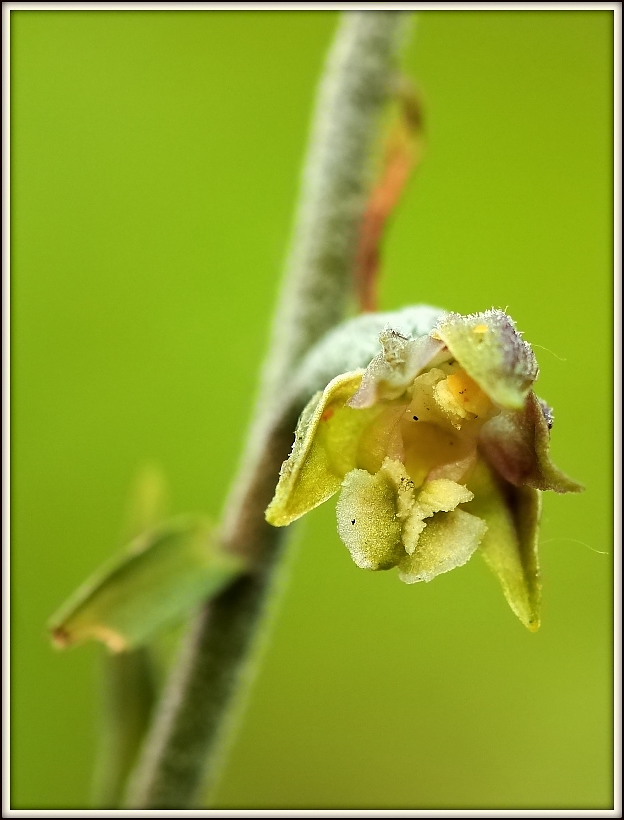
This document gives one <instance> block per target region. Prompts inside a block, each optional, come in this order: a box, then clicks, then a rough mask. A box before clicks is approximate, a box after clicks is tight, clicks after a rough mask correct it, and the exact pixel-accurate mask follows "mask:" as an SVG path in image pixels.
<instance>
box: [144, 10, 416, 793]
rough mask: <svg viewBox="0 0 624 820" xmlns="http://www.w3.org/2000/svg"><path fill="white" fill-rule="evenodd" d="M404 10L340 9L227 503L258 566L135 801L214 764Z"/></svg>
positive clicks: (189, 675) (258, 615) (194, 778)
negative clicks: (275, 502)
mask: <svg viewBox="0 0 624 820" xmlns="http://www.w3.org/2000/svg"><path fill="white" fill-rule="evenodd" d="M405 17H406V15H404V14H402V13H399V12H395V11H390V12H386V11H384V12H378V11H367V12H352V13H347V14H345V15H344V16H343V20H342V23H341V26H340V29H339V31H338V33H337V36H336V40H335V43H334V45H333V48H332V50H331V52H330V55H329V59H328V62H327V66H326V71H325V75H324V79H323V81H322V83H321V87H320V90H319V96H318V102H317V109H316V113H315V119H314V124H313V129H312V137H311V143H310V148H309V153H308V160H307V163H306V166H305V169H304V176H303V183H302V192H301V200H300V207H299V212H298V216H297V219H296V224H295V231H294V239H293V243H292V249H291V253H290V257H289V260H288V263H287V266H286V276H285V281H284V287H283V291H282V296H281V300H280V304H279V306H278V310H277V316H276V321H275V325H274V331H273V338H272V343H271V347H270V350H269V355H268V358H267V365H266V368H265V372H264V378H263V383H262V385H261V391H260V399H259V403H258V407H257V412H256V416H255V418H254V422H253V424H252V427H251V433H250V437H249V441H248V446H247V449H246V452H245V454H244V457H243V460H242V465H241V469H240V471H239V475H238V477H237V479H236V481H235V482H234V486H233V491H232V493H231V495H230V498H229V500H228V503H227V505H226V510H225V516H224V523H223V527H222V538H223V542H224V544H226V545H227V547H228V548H229V549H231V550H232V551H234V552H237V553H241V554H244V555H245V556H247V557H248V558H250V559H251V560H252V561H253V566H254V568H255V569H254V571H253V572H251V573H249V574H248V575H247V576H245V577H243V578H241V579H239V580H238V581H237V582H236V583H235V584H234V585H232V586H231V587H230V588H229V589H227V590H226V591H225V592H223V593H222V594H221V595H220V596H218V598H216V599H214V600H213V601H212V602H211V604H210V605H209V606H206V607H205V608H204V610H203V611H202V612H201V613H200V615H199V616H198V620H197V622H196V624H195V625H194V628H193V630H192V633H191V635H190V637H189V642H188V644H187V645H186V648H185V651H184V652H183V654H182V657H181V659H180V662H179V665H178V667H177V668H176V669H175V670H174V674H173V675H172V678H171V680H170V682H169V685H168V687H167V689H166V692H165V694H164V697H163V702H162V704H161V708H160V710H159V713H158V715H157V718H156V720H155V722H154V725H153V727H152V731H151V732H150V734H149V735H148V737H147V741H146V744H145V746H144V754H143V756H142V759H141V761H140V763H139V766H138V768H137V770H136V772H135V775H134V778H133V781H132V784H131V790H130V798H129V805H130V806H133V807H140V808H154V809H171V808H176V809H183V808H187V807H188V806H192V805H193V804H194V803H195V801H196V800H197V797H198V794H199V792H200V789H201V787H202V786H203V785H204V784H205V782H206V775H207V773H208V775H209V774H210V770H211V769H213V764H214V760H215V750H217V749H218V747H219V743H220V741H221V740H222V737H223V729H224V726H227V723H228V721H227V717H228V713H229V712H230V711H231V705H232V702H233V700H234V696H235V695H237V694H239V693H240V689H241V683H242V682H243V673H244V672H248V667H249V664H248V663H247V661H248V659H249V656H250V649H251V646H252V642H253V639H254V637H255V636H256V633H257V632H258V628H259V626H261V624H262V614H263V610H264V609H265V608H266V604H267V602H268V600H269V599H270V591H271V588H272V579H273V576H274V575H275V573H276V570H277V569H278V568H279V566H280V560H279V557H280V549H279V546H280V544H281V543H282V542H283V538H282V536H283V534H284V533H283V531H282V530H278V529H274V528H272V527H270V526H269V525H268V524H267V523H266V522H265V519H264V510H265V509H266V506H267V504H268V503H269V501H270V499H271V496H272V494H273V491H274V489H275V485H276V482H277V475H278V471H279V466H280V464H281V462H282V461H283V459H284V458H285V457H286V455H287V454H288V450H289V448H290V445H291V443H292V431H293V429H294V424H295V420H296V416H297V414H298V412H299V410H300V409H301V408H300V407H299V406H297V405H296V403H295V402H293V401H289V400H288V385H289V382H290V381H291V377H292V373H293V370H294V368H295V366H296V365H297V363H298V362H299V361H300V360H301V358H302V356H304V354H305V353H306V352H307V351H308V350H309V349H310V347H311V346H312V345H314V343H315V342H316V341H317V340H318V339H319V338H320V337H321V336H322V335H324V333H325V332H326V331H328V330H329V329H330V328H332V327H333V326H334V325H335V324H337V323H338V322H339V321H340V320H341V319H342V318H343V316H344V312H345V307H346V304H347V299H348V296H349V294H350V293H351V292H352V282H351V277H352V271H353V265H354V260H355V255H356V252H357V244H358V241H357V240H358V234H359V230H360V227H361V223H362V217H363V213H364V209H365V206H366V198H367V193H368V190H369V175H370V159H371V153H372V149H373V146H374V145H375V143H376V141H377V139H378V136H379V120H380V114H381V112H382V110H383V107H384V104H385V102H386V100H387V99H388V96H389V94H390V88H391V78H392V73H393V69H394V63H395V59H396V55H397V51H398V49H399V46H400V44H401V40H402V39H403V36H402V35H403V32H404V23H405Z"/></svg>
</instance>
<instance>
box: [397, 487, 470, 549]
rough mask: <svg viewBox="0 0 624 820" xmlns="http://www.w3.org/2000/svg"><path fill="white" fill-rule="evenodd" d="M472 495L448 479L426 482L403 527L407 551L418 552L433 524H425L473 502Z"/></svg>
mask: <svg viewBox="0 0 624 820" xmlns="http://www.w3.org/2000/svg"><path fill="white" fill-rule="evenodd" d="M472 497H473V496H472V493H471V492H470V490H467V489H466V487H464V486H462V485H461V484H457V483H456V482H455V481H450V480H449V479H447V478H436V479H434V480H433V481H426V482H425V483H424V484H423V486H422V487H421V489H420V490H419V492H418V495H417V497H416V500H415V502H414V505H413V508H412V510H411V514H410V516H409V518H408V519H407V521H406V522H405V525H404V527H403V542H404V544H405V551H406V552H407V553H408V555H412V553H414V552H415V551H416V549H417V548H418V545H419V541H420V535H421V533H422V531H423V530H424V529H425V528H426V527H427V526H429V524H431V523H433V522H429V523H427V522H425V518H430V517H431V516H432V515H434V514H435V513H439V512H445V513H446V512H451V511H452V510H454V509H455V507H457V505H458V504H464V503H466V502H467V501H471V500H472Z"/></svg>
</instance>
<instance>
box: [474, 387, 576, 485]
mask: <svg viewBox="0 0 624 820" xmlns="http://www.w3.org/2000/svg"><path fill="white" fill-rule="evenodd" d="M548 411H549V416H548V417H547V416H546V415H545V413H544V409H543V406H542V403H541V402H540V400H539V399H538V398H537V396H536V395H535V393H534V392H533V391H531V392H530V393H529V395H528V397H527V400H526V404H525V406H524V408H523V409H522V410H519V411H512V412H507V413H500V414H499V415H498V416H495V417H494V418H492V419H490V420H489V421H488V422H486V424H485V425H484V427H483V429H482V430H481V436H480V444H481V450H482V452H483V453H484V455H485V456H486V458H487V460H488V461H489V463H490V464H491V465H492V466H493V467H495V468H496V470H497V472H498V473H500V475H502V476H503V478H505V479H506V480H507V481H509V482H511V483H512V484H515V485H516V486H517V487H521V486H525V485H526V486H528V487H533V488H534V489H536V490H554V491H555V492H558V493H578V492H581V491H582V490H583V487H582V486H581V485H580V484H577V483H576V482H575V481H572V479H570V478H568V477H567V476H566V475H565V474H564V473H562V472H561V471H560V470H558V469H557V467H555V465H554V464H553V463H552V461H551V460H550V454H549V449H550V429H549V418H551V413H550V408H548Z"/></svg>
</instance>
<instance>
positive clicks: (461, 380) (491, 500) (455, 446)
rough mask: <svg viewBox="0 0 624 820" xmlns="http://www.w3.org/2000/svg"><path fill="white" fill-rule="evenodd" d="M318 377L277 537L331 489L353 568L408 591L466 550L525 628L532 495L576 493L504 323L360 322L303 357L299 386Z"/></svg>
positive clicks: (425, 312)
mask: <svg viewBox="0 0 624 820" xmlns="http://www.w3.org/2000/svg"><path fill="white" fill-rule="evenodd" d="M375 339H378V340H379V341H378V342H377V344H379V343H381V352H378V353H377V355H373V351H374V348H373V347H372V341H371V340H375ZM377 350H379V347H377ZM371 356H372V359H371ZM345 364H347V366H348V368H349V369H348V370H347V372H343V373H341V375H337V376H336V375H335V373H336V372H339V371H340V369H342V367H344V365H345ZM332 369H333V373H331V370H332ZM345 369H346V368H345ZM323 373H324V374H325V377H326V378H325V383H326V387H325V388H324V389H323V390H321V391H319V392H317V393H316V394H315V395H314V396H313V397H312V398H311V399H310V401H309V402H308V404H307V406H306V408H305V410H304V411H303V413H302V415H301V418H300V420H299V424H298V426H297V431H296V435H295V443H294V445H293V449H292V452H291V454H290V457H289V458H288V460H287V461H285V462H284V464H283V466H282V470H281V473H280V479H279V483H278V485H277V489H276V491H275V496H274V498H273V500H272V502H271V504H270V505H269V507H268V509H267V514H266V515H267V520H268V521H269V522H270V523H271V524H273V525H275V526H285V525H287V524H289V523H290V522H291V521H294V520H295V519H297V518H299V517H300V516H301V515H303V514H304V513H306V512H308V510H311V509H313V508H314V507H316V506H318V505H319V504H321V503H323V501H326V500H327V499H328V498H330V497H331V496H332V495H334V493H337V492H338V491H340V497H339V500H338V507H337V514H338V532H339V534H340V537H341V539H342V540H343V542H344V543H345V545H346V546H347V547H348V549H349V551H350V553H351V556H352V558H353V560H354V561H355V563H356V564H357V565H358V566H360V567H363V568H365V569H373V570H381V569H390V568H392V567H397V568H398V571H399V577H400V578H401V580H403V581H405V582H406V583H415V582H416V581H430V580H431V579H432V578H435V576H436V575H439V574H440V573H443V572H448V571H449V570H451V569H454V568H455V567H458V566H461V565H462V564H465V563H466V561H468V560H469V558H470V557H471V556H472V555H473V553H474V552H475V551H477V550H479V551H480V552H481V553H482V555H483V557H484V558H485V560H486V562H487V563H488V565H489V566H490V567H491V568H492V570H493V571H494V572H495V573H496V575H497V576H498V578H499V580H500V583H501V585H502V587H503V592H504V594H505V596H506V598H507V601H508V602H509V604H510V606H511V608H512V609H513V611H514V612H515V613H516V615H517V616H518V617H519V618H520V620H521V621H522V622H523V623H524V624H525V625H526V626H527V627H529V629H531V630H535V629H537V628H538V627H539V604H540V580H539V564H538V555H537V532H538V525H539V514H540V491H542V490H555V491H556V492H575V491H579V490H580V489H582V488H581V487H580V486H579V485H578V484H575V483H574V482H573V481H571V480H570V479H569V478H567V477H566V476H565V475H563V474H562V473H561V472H560V471H559V470H557V468H556V467H555V466H554V465H553V464H552V462H551V461H550V458H549V452H548V451H549V439H550V427H551V425H552V413H551V411H550V409H549V408H548V407H547V406H546V405H545V404H544V403H542V402H541V401H540V400H539V399H538V398H537V397H536V395H535V393H534V392H533V390H532V386H533V383H534V382H535V380H536V378H537V375H538V367H537V362H536V360H535V356H534V354H533V351H532V349H531V347H530V345H528V344H527V343H526V342H524V341H523V340H522V338H521V337H520V335H519V333H518V332H517V331H516V329H515V325H514V323H513V321H512V320H511V319H510V318H509V316H507V315H506V314H505V313H504V312H503V311H500V310H489V311H486V312H484V313H478V314H474V315H470V316H460V315H459V314H457V313H450V314H446V313H443V312H442V311H435V310H434V309H432V308H427V307H423V308H409V309H406V310H403V311H401V312H399V313H396V314H378V315H377V316H364V317H360V318H358V319H356V320H352V321H351V322H348V323H346V324H345V325H344V326H343V327H342V328H341V329H339V330H337V331H334V332H333V333H332V334H331V335H330V337H328V338H327V339H326V340H325V341H324V342H322V343H321V344H320V345H319V347H318V349H317V350H316V351H314V352H313V353H312V354H311V356H310V358H309V360H308V361H307V362H304V364H303V367H302V375H301V384H302V385H305V384H306V383H309V382H310V381H311V382H312V383H315V382H318V381H319V378H320V377H322V375H323ZM330 373H331V375H333V376H334V377H333V378H331V375H330ZM327 382H329V383H327ZM302 389H303V388H302Z"/></svg>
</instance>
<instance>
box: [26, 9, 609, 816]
mask: <svg viewBox="0 0 624 820" xmlns="http://www.w3.org/2000/svg"><path fill="white" fill-rule="evenodd" d="M336 22H337V14H336V13H332V12H318V11H316V12H314V11H311V12H302V11H299V12H267V11H257V12H250V11H231V12H216V11H193V12H189V11H181V12H170V11H166V12H150V11H143V12H135V11H107V12H103V11H90V12H84V11H76V12H72V11H64V12H58V11H49V12H46V11H17V12H15V11H13V12H12V13H11V38H12V40H11V44H12V57H11V60H12V62H11V69H12V73H11V114H12V163H11V171H12V179H11V182H12V247H11V250H12V345H13V347H12V365H13V371H12V423H13V428H12V444H13V453H12V459H13V461H12V482H13V483H12V516H13V517H12V525H13V533H12V535H13V540H12V628H13V639H12V663H13V665H12V721H13V722H12V744H13V756H12V781H13V805H14V807H16V808H32V807H38V808H81V807H85V806H87V805H88V793H89V785H90V771H91V767H92V763H93V749H94V741H95V736H96V727H97V723H96V702H97V698H96V685H95V684H96V672H97V666H98V664H97V663H96V661H97V659H98V658H97V656H98V655H99V654H100V649H99V647H96V646H87V647H83V648H80V649H76V650H74V651H71V652H68V653H66V654H63V653H59V652H55V651H53V650H52V649H51V648H50V646H49V644H48V642H47V638H46V633H45V622H46V620H47V618H48V617H49V615H50V614H51V613H52V612H53V610H55V609H56V608H57V606H58V605H59V604H60V603H61V601H62V600H63V599H64V598H65V597H66V596H67V595H68V593H70V592H71V591H72V590H73V589H74V588H75V586H76V585H77V584H78V583H79V582H81V581H82V580H83V579H84V577H85V576H86V575H87V574H89V573H90V572H91V570H92V569H93V568H94V567H95V566H97V565H98V564H99V563H100V562H101V561H102V560H104V559H106V558H107V557H108V556H109V555H110V553H111V551H112V550H113V549H115V548H116V547H117V546H118V535H119V532H120V524H121V519H122V514H123V510H124V506H125V503H126V497H127V492H128V488H129V486H130V483H131V481H132V479H133V477H134V475H135V474H136V471H137V469H138V467H140V466H141V465H142V464H144V463H145V461H148V460H151V461H156V462H157V463H159V464H161V465H162V466H163V468H164V469H165V471H166V473H167V475H168V477H169V479H170V482H171V485H172V488H173V506H174V509H175V511H189V510H206V511H208V512H210V513H211V514H213V515H214V516H217V515H218V513H219V509H220V507H221V505H222V502H223V499H224V496H225V493H226V490H227V486H228V482H229V481H230V479H231V477H232V475H233V471H234V467H235V464H236V460H237V456H238V453H239V451H240V447H241V436H242V435H243V431H244V429H245V425H246V422H247V420H248V418H249V414H250V411H251V407H252V400H253V396H254V391H255V386H256V379H257V370H258V367H259V365H260V362H261V359H262V354H263V349H264V346H265V341H266V338H267V331H268V328H269V324H270V317H271V313H272V308H273V304H274V300H275V296H276V292H277V288H278V283H279V277H280V272H281V265H282V260H283V257H284V252H285V244H286V241H287V238H288V235H289V230H290V225H291V214H292V210H293V205H294V202H295V197H296V191H297V181H298V176H299V168H300V162H301V158H302V154H303V150H304V146H305V142H306V136H307V128H308V122H309V117H310V111H311V106H312V102H313V99H314V91H315V84H316V81H317V78H318V76H319V71H320V69H321V65H322V61H323V56H324V54H325V51H326V49H327V46H328V44H329V42H330V40H331V37H332V33H333V31H334V28H335V25H336ZM405 64H406V67H407V70H408V71H409V73H410V74H411V75H412V76H414V77H415V78H417V79H418V81H419V83H420V84H421V86H422V88H423V91H424V95H425V99H426V105H427V115H428V133H429V148H428V152H427V156H426V160H425V163H424V165H423V167H422V169H421V171H420V172H419V173H418V175H417V177H416V178H415V179H414V180H413V181H412V183H411V185H410V188H409V190H408V192H407V194H406V196H405V198H404V200H403V203H402V205H401V208H400V210H399V212H398V213H397V214H396V216H395V218H394V219H393V222H392V225H391V227H390V230H389V234H388V237H387V242H386V245H385V255H384V267H385V274H384V281H383V289H382V291H383V292H382V297H383V307H384V308H386V309H390V308H395V307H400V306H402V305H404V304H407V303H414V302H418V301H428V302H431V303H433V304H438V305H441V306H444V307H446V308H449V309H454V310H457V311H460V312H469V311H474V310H480V309H485V308H488V307H491V306H492V305H495V306H500V307H503V308H505V307H507V308H508V309H509V312H510V313H511V314H512V316H514V317H515V319H516V320H517V322H518V325H519V327H520V329H521V330H523V331H524V332H525V337H526V338H527V339H528V340H529V341H531V342H533V343H534V344H535V345H536V352H537V354H538V356H539V358H540V362H541V367H542V373H541V376H540V383H539V392H540V394H541V395H543V396H544V397H545V398H547V399H548V400H549V401H550V402H551V403H552V404H553V405H554V407H555V409H556V412H557V420H556V424H555V430H554V437H553V451H554V457H555V460H556V461H557V463H558V464H559V465H560V466H561V467H562V468H563V469H564V470H566V471H567V472H569V473H570V474H571V475H572V476H573V477H575V478H577V479H578V480H581V481H583V482H584V483H585V484H586V486H587V491H586V492H585V493H584V494H583V495H581V496H555V495H549V496H547V497H546V498H545V510H544V523H543V535H542V542H543V548H542V561H543V573H544V613H543V627H542V629H541V631H540V632H539V633H538V634H536V635H532V634H529V633H528V632H526V631H525V630H524V629H523V628H522V626H521V625H520V624H519V622H517V621H516V619H515V618H514V616H513V615H512V613H511V611H510V610H509V609H508V607H507V605H506V603H505V601H504V599H503V597H502V594H501V592H500V591H499V589H498V586H497V582H496V581H495V579H494V577H493V576H491V575H490V573H489V572H488V570H487V568H486V567H485V565H484V564H483V563H482V562H481V561H480V560H478V559H475V560H473V561H472V562H471V563H469V564H468V565H467V566H466V567H464V568H462V569H461V570H458V571H456V572H452V573H449V574H448V575H445V576H442V577H440V578H439V579H437V580H436V581H435V583H432V584H427V585H425V584H423V585H417V586H405V585H403V584H401V583H400V582H399V581H398V579H397V577H396V575H395V574H394V573H366V572H363V571H360V570H357V569H356V568H355V566H354V565H353V564H352V562H351V560H350V558H349V555H348V553H347V551H346V549H345V548H344V547H343V546H342V544H341V543H340V541H339V540H338V537H337V535H336V532H335V517H334V505H333V503H329V504H327V505H325V506H324V507H323V508H321V509H319V510H318V511H316V512H314V513H313V514H312V515H310V516H309V517H308V521H307V526H306V527H305V532H304V533H303V534H302V537H301V538H300V539H299V540H298V544H297V546H296V547H295V548H294V549H293V553H292V560H291V572H290V577H289V579H288V582H287V584H286V585H285V586H284V589H283V592H282V597H281V600H280V605H279V608H278V611H277V612H276V617H275V620H274V625H273V630H272V633H271V640H270V643H269V644H268V645H267V648H266V651H265V654H264V657H263V661H262V664H261V667H260V670H259V674H258V677H257V679H256V682H255V685H254V687H253V691H252V693H251V696H250V698H249V700H248V702H247V708H246V710H245V712H244V714H243V717H242V720H241V723H240V729H239V732H238V734H237V737H236V739H235V742H234V745H233V747H232V752H231V755H230V757H229V758H228V761H227V764H226V765H225V767H224V770H223V773H222V777H221V778H220V782H219V787H218V792H217V805H218V806H219V807H227V808H358V807H362V808H427V807H430V808H471V807H474V808H488V807H490V808H492V807H510V808H514V807H515V808H521V807H534V808H566V807H568V808H588V807H590V808H593V807H595V808H598V807H605V808H606V807H609V806H610V805H611V801H612V796H611V795H612V774H613V770H612V730H613V718H612V620H613V601H612V574H611V572H612V520H613V519H612V452H613V448H612V427H611V422H612V417H611V402H612V388H611V367H612V341H611V340H612V320H611V316H612V298H611V292H612V133H613V132H612V13H611V12H604V11H597V12H573V11H564V12H551V11H539V12H520V11H513V12H511V11H509V12H472V11H470V12H449V11H446V12H423V13H421V14H420V15H419V16H418V20H417V25H416V29H415V33H414V36H413V38H412V41H411V43H410V45H409V48H408V50H407V53H406V56H405ZM605 551H606V552H607V553H608V554H607V555H605V554H603V552H605Z"/></svg>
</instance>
